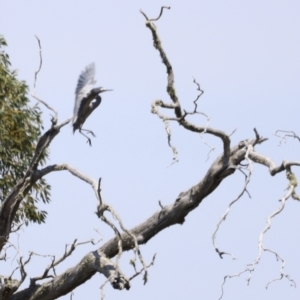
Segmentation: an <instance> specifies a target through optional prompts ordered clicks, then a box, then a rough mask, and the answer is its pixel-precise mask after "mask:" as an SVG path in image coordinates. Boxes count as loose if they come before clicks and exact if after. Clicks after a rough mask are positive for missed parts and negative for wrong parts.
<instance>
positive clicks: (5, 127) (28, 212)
mask: <svg viewBox="0 0 300 300" xmlns="http://www.w3.org/2000/svg"><path fill="white" fill-rule="evenodd" d="M5 46H7V44H6V41H5V39H4V38H3V37H1V36H0V201H1V202H3V201H4V200H5V198H6V196H7V195H8V194H9V193H10V191H11V189H12V188H13V187H14V185H15V184H16V183H17V182H18V181H19V180H20V179H21V178H22V177H23V175H24V173H25V172H26V170H27V168H28V166H29V163H30V161H31V159H32V157H33V153H34V149H35V145H36V143H37V141H38V138H39V136H40V134H41V130H42V129H43V126H42V120H41V110H40V108H39V107H38V106H37V105H35V106H34V107H30V106H29V99H28V98H27V92H28V87H27V85H26V84H25V82H24V81H19V80H18V79H17V73H16V71H12V70H11V69H10V66H11V63H10V61H9V56H8V54H7V53H6V52H5V51H4V49H3V48H4V47H5ZM46 158H47V153H44V155H43V157H42V160H41V165H42V164H44V163H45V161H46ZM49 197H50V186H49V185H48V184H47V182H46V181H45V180H44V179H41V180H40V181H38V182H37V183H36V184H35V185H34V186H33V189H32V190H31V191H30V192H29V193H28V195H27V196H26V197H25V199H24V200H23V202H22V204H21V205H20V207H19V211H18V212H17V215H16V218H15V220H14V221H15V222H16V223H19V222H22V221H25V223H26V224H28V221H32V222H37V223H39V224H40V223H42V222H45V219H46V215H47V212H46V211H40V210H39V209H38V208H37V206H36V204H37V202H38V201H39V200H42V201H43V202H44V203H48V202H49V201H50V198H49Z"/></svg>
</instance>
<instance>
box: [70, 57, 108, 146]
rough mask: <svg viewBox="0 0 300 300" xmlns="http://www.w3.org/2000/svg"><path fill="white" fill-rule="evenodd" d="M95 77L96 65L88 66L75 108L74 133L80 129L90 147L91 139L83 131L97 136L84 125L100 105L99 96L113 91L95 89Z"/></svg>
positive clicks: (101, 88)
mask: <svg viewBox="0 0 300 300" xmlns="http://www.w3.org/2000/svg"><path fill="white" fill-rule="evenodd" d="M94 77H95V64H94V63H92V64H90V65H88V66H87V67H86V68H85V70H84V71H82V72H81V74H80V76H79V79H78V83H77V87H76V91H75V106H74V114H73V121H72V126H73V133H74V132H75V131H76V130H77V129H78V130H79V132H80V133H81V134H82V135H83V136H85V137H86V138H87V142H88V143H89V145H90V146H91V145H92V142H91V139H90V138H89V137H88V136H87V135H85V134H84V133H83V132H82V131H85V132H87V133H90V134H91V135H92V136H95V134H94V133H93V132H92V131H91V130H88V129H83V128H82V125H83V124H84V122H85V121H86V119H87V118H88V117H89V115H90V114H91V113H92V112H93V111H94V110H95V109H96V108H97V107H98V106H99V105H100V103H101V97H100V96H99V94H101V93H103V92H108V91H112V90H108V89H104V88H103V87H98V88H93V87H94V85H95V83H96V80H95V79H94Z"/></svg>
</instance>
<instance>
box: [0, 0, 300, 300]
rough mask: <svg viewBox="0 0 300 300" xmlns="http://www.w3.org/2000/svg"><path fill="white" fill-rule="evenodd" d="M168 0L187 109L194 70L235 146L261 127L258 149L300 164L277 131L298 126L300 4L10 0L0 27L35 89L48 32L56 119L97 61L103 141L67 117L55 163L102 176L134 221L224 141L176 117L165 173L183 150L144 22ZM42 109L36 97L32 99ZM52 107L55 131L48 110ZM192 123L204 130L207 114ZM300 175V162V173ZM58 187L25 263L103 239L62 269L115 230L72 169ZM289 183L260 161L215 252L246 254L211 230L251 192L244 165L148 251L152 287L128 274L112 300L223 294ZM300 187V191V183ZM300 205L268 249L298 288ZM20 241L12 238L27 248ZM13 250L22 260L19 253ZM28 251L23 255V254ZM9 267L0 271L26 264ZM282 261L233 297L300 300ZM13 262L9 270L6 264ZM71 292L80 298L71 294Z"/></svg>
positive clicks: (109, 292)
mask: <svg viewBox="0 0 300 300" xmlns="http://www.w3.org/2000/svg"><path fill="white" fill-rule="evenodd" d="M162 5H170V6H171V10H170V11H165V12H164V15H163V17H162V18H161V19H160V20H159V21H158V22H156V26H157V28H158V33H159V35H160V38H161V40H162V44H163V47H164V49H165V51H166V53H167V55H168V57H169V59H170V61H171V63H172V65H173V69H174V73H175V88H176V90H177V93H178V96H179V100H180V102H181V105H182V107H184V108H185V109H187V110H191V109H193V102H192V101H193V100H194V99H195V98H196V96H197V91H196V87H195V85H194V84H193V78H196V79H197V81H198V82H199V83H200V84H201V88H202V89H203V90H204V91H205V93H204V95H203V96H202V97H201V100H200V109H201V111H203V112H205V113H206V114H208V115H209V116H210V117H211V119H210V126H212V127H215V128H219V129H222V130H224V131H226V132H227V133H228V134H230V133H231V132H232V131H233V130H234V129H236V128H237V131H236V132H235V133H234V135H233V136H232V137H231V140H232V146H233V145H235V144H237V143H238V142H239V141H241V140H244V139H250V138H254V133H253V128H254V127H256V128H257V130H258V132H259V133H260V134H261V135H262V136H264V137H268V138H269V141H268V142H265V143H264V144H262V145H260V146H258V147H257V148H256V151H258V152H260V153H263V154H265V155H267V156H269V157H270V158H272V159H273V160H274V161H275V162H276V163H277V164H279V163H281V161H282V160H283V159H288V160H298V161H300V156H299V149H300V144H299V142H297V141H296V140H292V139H290V140H288V141H287V143H286V144H283V145H281V146H279V145H278V144H279V139H278V138H277V137H275V136H274V133H275V131H276V130H277V129H283V130H294V131H295V132H296V133H298V134H299V135H300V129H299V109H300V105H299V97H300V89H299V87H300V85H299V82H300V58H299V53H300V33H299V32H300V19H299V13H300V3H299V1H296V0H294V1H288V0H286V1H256V0H252V1H249V0H247V1H233V0H232V1H227V0H225V1H192V0H191V1H174V0H172V1H171V0H170V1H169V2H168V3H166V2H163V3H162V2H160V1H157V0H154V1H104V0H102V1H100V0H98V1H29V0H28V1H19V2H17V1H1V4H0V9H1V19H0V28H1V33H2V34H3V35H4V37H5V38H6V40H7V42H8V44H9V47H7V52H8V53H9V55H10V58H11V62H12V66H13V68H14V69H17V70H18V71H19V78H20V79H22V80H25V81H26V82H27V83H28V85H29V86H30V89H31V90H32V86H33V78H34V72H35V70H36V69H37V67H38V64H39V56H38V54H39V53H38V46H37V42H36V40H35V38H34V35H37V36H38V37H39V38H40V40H41V43H42V50H43V67H42V70H41V72H40V74H39V77H38V83H37V94H38V96H39V97H40V98H42V99H43V100H44V101H46V102H48V103H49V104H50V105H51V106H53V107H54V108H55V109H56V110H57V111H58V114H59V121H63V120H65V119H66V118H68V117H70V116H71V115H72V112H73V106H74V91H75V87H76V83H77V79H78V76H79V74H80V72H81V71H82V70H83V69H84V68H85V67H86V65H88V64H89V63H91V62H95V64H96V79H97V83H98V84H99V85H100V86H104V87H106V88H112V89H114V91H113V92H111V93H106V94H103V98H102V103H101V105H100V106H99V107H98V108H97V110H96V111H94V112H93V114H92V115H91V116H90V118H89V119H88V120H87V122H86V123H85V127H86V128H88V129H91V130H93V131H94V133H95V134H96V135H97V137H96V138H93V140H92V143H93V146H92V147H89V146H88V145H87V144H86V141H85V139H84V137H82V136H81V135H80V134H78V132H76V133H75V135H73V133H72V128H71V126H70V125H67V126H65V127H64V128H63V130H62V131H61V133H60V134H59V135H58V136H57V137H56V138H55V140H54V141H53V143H52V144H51V148H50V161H49V164H54V163H58V164H60V163H68V164H70V165H72V166H73V167H75V168H77V169H78V170H80V171H81V172H83V173H85V174H87V175H89V176H90V177H92V178H95V179H97V178H99V177H102V192H103V197H104V201H105V202H107V203H109V204H110V205H112V206H113V207H114V209H115V210H116V211H117V213H118V214H119V215H120V216H121V218H122V220H123V222H124V225H125V226H126V227H127V228H128V229H130V228H132V227H133V226H136V225H138V224H139V223H140V222H142V221H144V220H145V219H146V218H148V217H150V216H151V215H152V214H153V213H154V212H155V211H157V210H158V209H159V205H158V200H160V201H161V202H162V203H163V204H164V205H167V204H171V203H172V202H174V201H175V199H176V198H177V196H178V194H179V193H180V192H182V191H184V190H186V189H188V188H189V187H190V186H192V185H193V184H195V183H197V182H199V181H200V180H201V178H202V176H203V175H204V174H205V172H206V171H207V169H208V168H209V166H210V165H211V163H212V162H213V161H214V159H215V158H216V157H217V156H218V155H219V154H220V153H221V151H222V145H221V143H220V141H219V140H218V139H216V138H214V137H210V136H205V137H204V138H205V141H206V142H207V143H209V144H210V145H212V146H213V147H215V150H214V152H213V153H211V154H210V158H209V160H208V161H206V160H207V154H208V152H209V148H208V147H207V146H206V145H205V144H204V143H203V142H202V141H201V139H200V137H199V135H197V134H195V133H191V132H187V131H185V130H184V129H183V128H181V127H179V126H178V125H176V124H171V130H172V142H173V144H174V145H175V146H176V148H177V150H178V152H179V156H178V158H179V162H178V163H177V164H174V165H172V166H171V167H168V166H169V165H170V163H171V161H172V152H171V149H170V148H168V145H167V137H166V133H165V130H164V124H163V123H162V122H161V120H159V119H158V117H157V116H155V115H153V114H151V112H150V105H151V102H152V101H153V100H155V99H162V100H163V101H166V102H170V99H169V98H168V95H167V93H166V72H165V67H164V66H163V65H162V63H161V59H160V57H159V55H158V52H157V51H156V50H155V49H154V48H153V43H152V37H151V34H150V31H149V30H148V29H147V28H146V27H145V20H144V17H143V16H142V15H141V14H140V13H139V9H142V10H143V11H144V12H145V13H146V14H148V16H149V17H156V16H157V15H158V13H159V10H160V7H161V6H162ZM32 104H35V101H33V102H32ZM42 109H43V112H44V115H43V117H44V122H45V123H44V124H45V128H48V126H49V124H50V112H49V111H48V110H47V109H45V108H44V107H43V108H42ZM192 120H193V121H194V122H195V123H196V124H199V125H205V123H206V120H205V119H204V118H203V117H201V116H199V117H198V116H197V117H194V118H192ZM293 171H295V174H296V175H297V176H298V179H299V178H300V172H299V170H297V169H295V168H293ZM47 180H48V182H49V183H50V184H51V186H52V202H51V204H50V205H46V206H43V205H41V206H40V207H41V208H42V209H45V210H47V211H48V218H47V222H46V224H44V225H41V226H38V225H34V224H33V225H30V226H28V227H26V228H24V229H23V231H22V232H20V237H19V240H18V243H19V247H20V250H21V253H22V255H23V256H24V258H26V257H27V256H28V252H29V251H34V252H36V253H39V254H55V255H57V257H58V256H59V255H62V253H63V251H64V247H65V244H66V243H69V244H70V243H72V242H73V240H74V239H75V238H77V239H78V241H86V240H89V239H90V238H95V239H97V238H98V237H99V235H98V234H97V233H96V232H95V231H94V228H95V227H97V228H98V230H99V231H100V232H101V234H102V235H103V242H100V243H99V244H98V245H97V246H93V245H86V246H81V247H78V249H77V250H76V251H75V253H74V254H73V255H72V256H71V257H70V258H69V259H67V260H66V261H65V262H64V263H63V264H61V266H59V267H58V268H57V273H60V272H62V271H64V270H65V269H66V268H69V267H71V266H73V265H75V264H76V263H78V262H79V261H80V259H81V258H82V257H83V256H84V255H85V254H86V253H88V252H89V251H92V250H95V249H96V248H97V247H100V246H101V245H102V244H103V243H104V242H106V241H107V240H109V239H110V238H111V237H112V236H113V233H112V230H111V229H110V228H108V227H107V225H105V224H104V223H101V221H100V220H99V219H98V218H97V217H96V215H95V214H94V212H95V210H96V205H97V200H96V199H95V196H94V193H93V190H92V189H91V188H90V187H89V186H88V185H86V184H85V183H84V182H81V181H79V180H78V179H77V178H75V177H72V176H71V175H70V174H69V173H67V172H61V173H55V174H54V173H53V174H50V175H49V176H48V177H47ZM287 184H288V181H287V180H286V179H285V174H284V173H281V174H279V175H277V176H275V177H271V176H270V175H269V173H268V170H267V169H266V168H265V167H262V166H260V165H254V168H253V175H252V180H251V183H250V184H249V187H248V190H249V192H250V194H251V197H252V198H251V199H249V197H248V196H247V195H244V196H243V198H242V199H241V200H240V201H239V202H238V203H237V204H236V205H235V206H234V207H233V208H232V211H231V212H230V214H229V216H228V218H227V219H226V222H225V223H223V224H222V226H221V229H220V231H219V233H218V236H217V244H218V246H219V247H220V248H221V249H222V250H224V251H227V252H231V253H232V254H234V255H235V256H236V257H237V260H235V261H233V260H231V259H230V257H224V259H220V258H219V256H218V255H217V253H216V252H215V251H214V248H213V245H212V239H211V236H212V233H213V232H214V230H215V228H216V225H217V223H218V221H219V220H220V217H221V215H222V214H223V213H224V212H225V211H226V208H227V206H228V204H229V203H230V202H231V201H232V200H233V199H234V198H235V197H236V196H237V195H238V194H239V193H240V191H241V190H242V188H243V185H244V177H243V175H242V174H241V173H239V172H236V173H235V174H234V175H232V176H230V177H229V178H227V179H225V180H224V182H223V183H222V184H221V185H220V186H219V188H218V189H217V190H216V191H215V192H214V193H213V194H212V195H210V196H209V197H207V198H206V199H205V200H204V201H203V202H202V203H201V205H200V206H199V207H198V208H197V209H196V210H194V211H193V212H192V213H190V214H189V215H188V217H187V218H186V222H185V223H184V224H183V225H182V226H179V225H177V226H173V227H171V228H168V229H166V230H164V231H163V232H161V233H159V234H158V235H157V236H156V237H154V238H153V239H152V240H151V241H149V242H148V243H147V244H146V245H143V246H141V251H142V254H143V255H144V258H145V260H146V262H147V263H150V261H151V258H152V256H153V255H154V254H155V253H156V254H157V258H156V262H155V265H154V266H153V267H151V268H150V269H149V282H148V283H147V284H146V285H145V286H144V285H143V281H142V277H138V278H136V279H134V280H133V281H132V282H131V289H130V290H129V291H116V290H113V289H112V288H111V287H110V286H109V285H107V286H106V288H105V294H106V298H105V299H114V300H118V299H122V300H126V299H147V300H150V299H151V300H152V299H175V300H180V299H209V300H210V299H212V300H215V299H219V297H220V294H221V284H222V282H223V278H224V276H225V275H232V274H236V273H239V272H240V271H242V270H243V269H244V268H245V265H247V264H251V263H253V261H254V260H255V259H256V257H257V253H258V247H257V245H258V237H259V234H260V232H261V231H262V230H263V228H264V227H265V225H266V219H267V217H268V215H270V214H271V213H272V212H273V211H275V210H276V209H277V208H278V207H279V205H280V203H279V202H278V199H280V198H281V197H282V196H283V195H284V192H285V191H284V189H285V188H286V187H287ZM299 193H300V190H299ZM299 214H300V203H299V202H296V201H294V200H292V199H289V200H288V201H287V203H286V207H285V209H284V211H283V213H282V214H280V215H279V216H278V217H276V218H275V219H274V221H273V225H272V227H271V230H270V231H268V233H267V234H266V237H265V246H266V247H268V248H271V249H273V250H274V251H276V252H278V253H279V254H280V255H281V256H282V257H283V258H284V259H285V261H286V266H285V272H286V273H288V274H289V275H290V277H291V278H293V279H294V280H295V281H296V283H297V284H298V286H299V285H300V272H299V265H300V257H299V253H300V233H299V230H298V220H299ZM16 238H17V237H16V236H15V237H12V240H13V241H15V243H17V239H16ZM14 255H15V253H13V252H12V254H11V256H12V258H13V257H14ZM16 257H17V256H16ZM132 257H133V253H132V252H129V253H124V255H123V256H122V260H121V269H122V271H123V272H124V273H125V274H126V275H127V276H128V277H130V276H131V275H132V274H133V269H132V267H131V266H129V259H130V258H132ZM49 262H50V261H49V260H48V259H47V258H39V257H34V258H33V259H32V261H31V263H30V265H29V266H28V268H27V270H28V271H27V272H28V279H27V280H26V281H25V283H24V284H23V285H22V287H23V288H25V287H27V286H28V280H29V278H30V277H34V276H38V275H40V274H41V273H42V272H43V270H44V269H45V267H46V266H47V265H48V264H49ZM15 263H16V259H14V260H13V262H12V263H10V262H9V263H6V265H5V266H4V264H3V262H1V264H0V268H1V270H3V271H2V272H1V274H3V273H4V272H5V274H9V273H10V272H11V270H12V269H13V267H14V266H15ZM279 269H280V263H279V262H277V261H276V259H275V257H274V255H272V254H270V253H264V254H263V256H262V258H261V261H260V264H259V265H258V267H257V268H256V270H255V272H254V273H253V274H252V279H251V282H250V285H249V286H247V282H246V279H247V278H248V274H247V275H243V276H241V277H240V278H234V279H231V280H229V281H228V282H227V284H226V285H225V294H224V297H223V299H224V300H240V299H243V300H253V299H267V300H269V299H272V300H273V299H289V300H296V299H299V295H300V292H299V288H296V289H295V288H293V287H290V283H289V282H288V281H287V280H286V279H283V280H282V281H277V282H275V283H273V284H271V285H270V286H269V288H268V290H266V289H265V286H266V285H267V283H268V282H269V281H270V280H272V279H274V278H278V277H279V275H280V273H279ZM4 270H5V271H4ZM104 281H105V278H104V276H102V275H99V274H97V275H95V276H94V277H93V278H92V279H91V280H89V281H88V282H86V283H85V284H84V285H82V286H80V287H79V288H77V289H76V290H75V291H74V295H73V299H74V300H81V299H100V290H99V287H100V286H101V284H102V283H103V282H104ZM60 299H70V295H66V296H64V297H62V298H60Z"/></svg>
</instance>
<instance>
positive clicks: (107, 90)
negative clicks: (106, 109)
mask: <svg viewBox="0 0 300 300" xmlns="http://www.w3.org/2000/svg"><path fill="white" fill-rule="evenodd" d="M111 91H113V90H110V89H103V90H101V93H104V92H111Z"/></svg>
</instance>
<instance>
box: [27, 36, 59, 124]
mask: <svg viewBox="0 0 300 300" xmlns="http://www.w3.org/2000/svg"><path fill="white" fill-rule="evenodd" d="M35 38H36V39H37V41H38V45H39V55H40V64H39V67H38V69H37V70H36V71H35V73H34V83H33V93H32V95H31V96H32V97H33V98H34V99H36V100H37V101H39V102H41V103H42V104H44V105H45V106H46V107H47V108H48V109H49V110H52V111H53V113H54V117H53V116H52V119H51V121H52V124H53V125H55V124H56V123H57V120H58V114H57V111H56V110H55V109H54V108H53V107H51V106H50V105H49V104H48V103H46V102H45V101H44V100H42V99H41V98H39V97H37V96H36V83H37V77H38V74H39V72H40V71H41V68H42V64H43V57H42V46H41V41H40V39H39V38H38V37H37V36H36V35H35Z"/></svg>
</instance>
